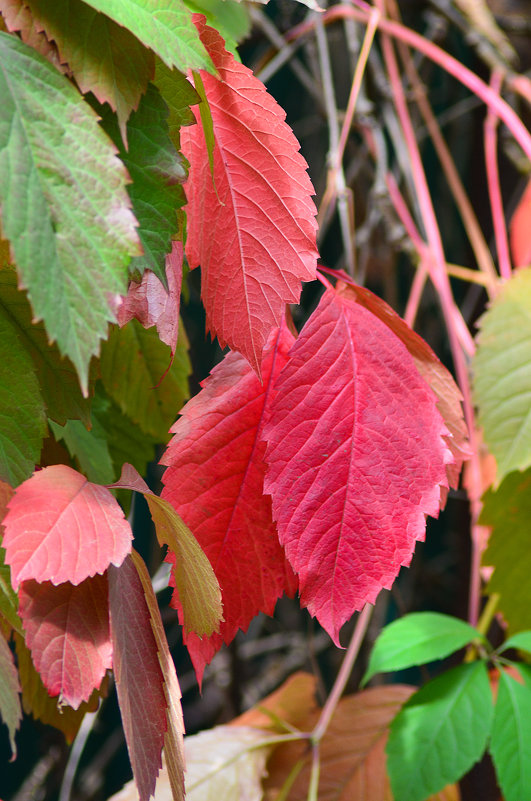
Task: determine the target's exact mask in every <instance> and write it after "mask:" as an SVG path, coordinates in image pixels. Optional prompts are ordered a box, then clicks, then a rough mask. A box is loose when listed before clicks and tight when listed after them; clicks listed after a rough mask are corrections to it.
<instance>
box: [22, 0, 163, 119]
mask: <svg viewBox="0 0 531 801" xmlns="http://www.w3.org/2000/svg"><path fill="white" fill-rule="evenodd" d="M24 4H25V6H28V7H29V10H30V11H31V14H32V15H33V18H34V20H35V22H36V24H37V27H38V29H39V30H44V32H45V33H46V36H47V38H48V39H50V40H52V41H54V42H55V44H56V46H57V48H58V50H59V54H60V57H61V62H62V63H66V64H68V67H69V68H70V70H71V71H72V73H73V75H74V78H75V79H76V83H77V85H78V86H79V88H80V90H81V91H82V92H83V94H85V93H86V92H93V93H94V95H95V96H96V97H97V98H98V100H99V102H100V103H105V102H107V103H109V105H110V106H111V108H112V109H113V110H114V111H116V113H117V116H118V119H119V121H120V127H121V128H122V129H123V130H124V132H125V124H126V122H127V118H128V117H129V114H130V113H131V111H133V110H134V109H136V108H138V103H139V100H140V97H141V95H142V94H143V93H144V92H145V91H146V89H147V85H148V81H149V80H150V78H151V77H152V76H153V69H154V56H153V53H152V52H151V51H150V50H147V49H146V48H145V47H144V46H143V45H142V44H141V43H140V42H139V41H138V39H137V38H136V37H135V36H133V34H132V33H130V31H128V30H127V28H123V27H122V26H121V25H118V24H117V23H116V22H114V21H113V20H112V19H109V17H108V16H106V15H105V14H101V13H98V12H97V11H95V10H94V9H93V8H91V7H90V6H89V5H87V3H83V2H81V0H54V2H53V3H50V2H49V1H48V0H25V2H24Z"/></svg>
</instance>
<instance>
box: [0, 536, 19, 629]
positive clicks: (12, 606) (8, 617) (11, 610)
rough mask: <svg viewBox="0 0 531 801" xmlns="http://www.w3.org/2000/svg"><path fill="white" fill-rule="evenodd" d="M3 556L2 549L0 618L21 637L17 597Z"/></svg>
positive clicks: (0, 549)
mask: <svg viewBox="0 0 531 801" xmlns="http://www.w3.org/2000/svg"><path fill="white" fill-rule="evenodd" d="M3 554H4V550H3V548H0V555H1V556H2V564H1V565H0V616H1V617H2V618H3V619H4V620H5V621H6V622H7V624H8V625H9V626H10V627H11V628H12V629H14V630H15V631H17V632H18V633H19V634H20V636H21V637H23V636H24V632H23V630H22V621H21V619H20V618H19V616H18V595H17V594H16V592H15V590H14V589H13V587H12V586H11V578H10V572H9V567H8V565H4V564H3V561H4V559H3Z"/></svg>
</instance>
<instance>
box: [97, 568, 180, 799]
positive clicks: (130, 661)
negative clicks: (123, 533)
mask: <svg viewBox="0 0 531 801" xmlns="http://www.w3.org/2000/svg"><path fill="white" fill-rule="evenodd" d="M109 604H110V612H111V635H112V644H113V669H114V678H115V681H116V689H117V692H118V702H119V704H120V712H121V714H122V722H123V727H124V732H125V739H126V742H127V749H128V751H129V758H130V760H131V766H132V768H133V775H134V777H135V781H136V786H137V788H138V794H139V798H140V801H148V799H149V797H150V796H151V795H152V794H153V792H154V790H155V783H156V781H157V776H158V774H159V770H160V768H161V765H162V758H161V752H162V746H163V744H164V737H165V734H166V729H167V725H168V724H167V720H166V698H165V695H164V677H163V675H162V670H161V666H160V663H159V657H158V651H157V643H156V640H155V636H154V634H153V630H152V628H151V621H150V613H149V610H148V607H147V604H146V599H145V597H144V589H143V587H142V582H141V580H140V577H139V575H138V572H137V569H136V567H135V564H134V562H133V560H132V558H131V557H130V556H129V557H127V558H126V559H125V560H124V562H123V564H122V565H121V566H120V567H119V568H117V567H112V566H111V567H110V568H109Z"/></svg>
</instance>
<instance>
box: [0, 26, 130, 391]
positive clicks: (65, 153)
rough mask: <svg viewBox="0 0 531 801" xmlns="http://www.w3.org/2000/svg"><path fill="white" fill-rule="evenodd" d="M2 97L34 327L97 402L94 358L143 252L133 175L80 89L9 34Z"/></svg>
mask: <svg viewBox="0 0 531 801" xmlns="http://www.w3.org/2000/svg"><path fill="white" fill-rule="evenodd" d="M0 96H1V97H2V104H1V107H0V203H1V207H2V228H3V232H4V234H5V236H6V237H7V238H8V239H9V241H10V243H11V247H12V249H13V251H14V255H15V261H16V264H17V268H18V271H19V274H20V276H21V281H22V283H23V284H24V286H25V287H27V289H28V295H29V298H30V301H31V304H32V307H33V311H34V317H35V318H36V319H37V320H40V319H43V320H44V323H45V326H46V330H47V332H48V335H49V338H50V339H51V340H57V342H58V345H59V349H60V350H61V352H62V353H63V355H67V356H69V358H70V359H71V360H72V362H73V363H74V365H75V367H76V369H77V372H78V375H79V379H80V384H81V387H82V389H83V392H84V394H87V392H88V366H89V362H90V358H91V356H93V355H95V354H97V353H98V350H99V343H100V339H103V338H104V337H106V335H107V325H108V322H109V321H110V320H112V314H111V312H110V309H109V306H108V302H107V296H108V294H109V293H112V292H117V293H120V294H125V291H126V288H127V267H128V264H129V261H130V260H131V257H132V256H135V255H138V253H139V249H140V245H139V242H138V237H137V234H136V230H135V218H134V217H133V214H132V213H131V210H130V208H129V198H128V196H127V192H126V189H125V185H126V181H127V173H126V170H125V168H124V166H123V164H122V163H121V162H120V160H119V159H118V158H117V157H116V153H115V148H114V146H113V145H112V143H111V142H110V141H109V139H108V138H107V137H106V136H105V134H104V132H103V131H102V130H101V128H100V126H99V125H98V121H97V117H96V115H95V114H94V112H93V111H92V109H91V108H90V107H89V106H88V105H87V104H86V103H85V102H84V101H83V99H82V98H81V96H80V95H79V93H78V92H77V91H76V89H75V88H74V86H73V85H72V84H71V83H70V81H69V80H68V79H67V78H65V76H63V75H61V74H60V73H59V72H58V71H57V70H56V69H55V68H54V67H53V66H52V65H51V64H50V63H49V62H48V61H46V59H45V58H43V57H42V56H40V55H39V54H38V53H36V52H35V51H34V50H32V49H31V48H30V47H28V46H27V45H25V44H23V43H22V42H21V41H20V40H19V39H18V38H17V37H16V36H10V35H9V34H6V33H2V32H0ZM13 186H15V187H16V189H17V191H16V192H13V191H12V188H13Z"/></svg>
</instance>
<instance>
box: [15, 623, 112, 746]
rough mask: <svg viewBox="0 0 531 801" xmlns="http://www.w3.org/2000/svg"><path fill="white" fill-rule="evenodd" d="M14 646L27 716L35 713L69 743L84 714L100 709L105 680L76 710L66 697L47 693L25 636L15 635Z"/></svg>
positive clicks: (36, 716)
mask: <svg viewBox="0 0 531 801" xmlns="http://www.w3.org/2000/svg"><path fill="white" fill-rule="evenodd" d="M15 646H16V651H17V662H18V672H19V677H20V684H21V687H22V706H23V709H24V712H25V713H26V714H27V715H33V717H34V718H35V719H36V720H40V721H42V723H46V724H47V725H49V726H53V727H54V728H55V729H58V730H59V731H62V732H63V734H64V736H65V738H66V741H67V743H69V744H70V743H72V741H73V739H74V737H75V736H76V734H77V732H78V730H79V727H80V726H81V723H82V721H83V718H84V716H85V714H86V713H87V712H94V711H95V710H96V709H97V708H98V704H99V700H100V697H101V694H102V693H103V692H104V690H105V688H106V684H107V683H106V680H105V679H104V680H103V682H102V684H101V688H100V690H94V692H93V693H92V695H91V697H90V698H89V700H88V701H84V702H83V703H82V704H80V705H79V706H78V707H77V709H73V708H72V707H71V706H69V705H68V704H66V703H65V702H64V700H63V701H62V702H61V703H59V698H58V697H57V696H55V697H54V698H52V697H51V696H50V695H49V694H48V691H47V690H46V687H45V686H44V684H43V683H42V679H41V677H40V676H39V674H38V673H37V671H36V670H35V666H34V664H33V662H32V661H31V653H30V651H29V649H28V648H27V647H26V644H25V642H24V640H23V638H22V636H18V635H17V634H16V635H15Z"/></svg>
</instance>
